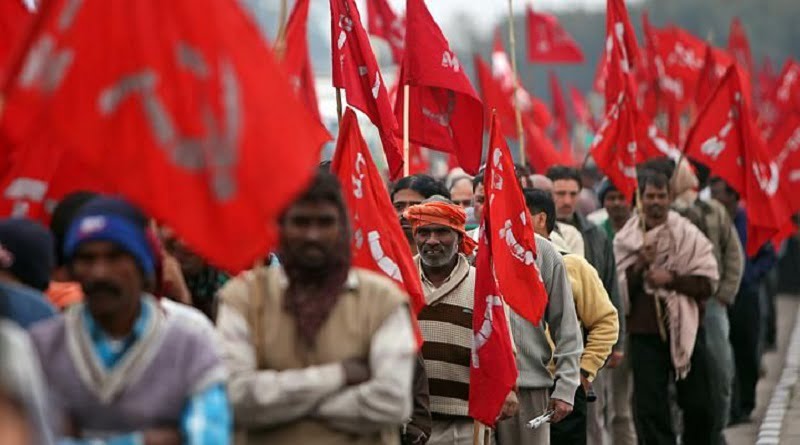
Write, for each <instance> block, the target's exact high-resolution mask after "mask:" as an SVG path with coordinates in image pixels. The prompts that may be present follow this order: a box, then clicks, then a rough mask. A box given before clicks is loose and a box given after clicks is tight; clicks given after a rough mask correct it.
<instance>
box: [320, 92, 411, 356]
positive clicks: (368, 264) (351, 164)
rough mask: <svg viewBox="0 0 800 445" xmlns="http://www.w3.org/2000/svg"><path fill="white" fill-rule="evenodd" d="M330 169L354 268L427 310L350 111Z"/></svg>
mask: <svg viewBox="0 0 800 445" xmlns="http://www.w3.org/2000/svg"><path fill="white" fill-rule="evenodd" d="M331 170H332V171H333V173H334V174H336V176H338V177H339V182H341V184H342V187H343V189H344V197H345V201H346V202H347V210H348V211H349V212H350V221H351V224H352V230H353V242H352V248H353V266H356V267H361V268H364V269H368V270H371V271H374V272H378V273H382V274H384V275H386V276H387V277H389V278H391V279H393V280H395V281H396V282H397V284H398V285H399V286H400V287H402V288H403V289H404V290H405V291H406V292H407V293H408V295H409V297H410V302H411V308H412V309H413V312H414V314H417V313H419V311H421V310H422V308H423V307H425V295H424V293H423V291H422V283H420V281H419V272H418V271H417V266H416V265H415V264H414V260H413V259H412V256H411V249H410V248H409V247H408V242H407V241H406V237H405V235H404V234H403V229H402V228H400V224H399V223H398V222H397V217H396V216H395V213H394V209H393V207H392V202H391V200H390V199H389V194H388V193H387V192H386V187H385V186H384V185H383V180H382V179H381V175H380V173H379V172H378V169H377V167H375V163H374V162H372V156H371V155H370V152H369V148H367V144H366V142H364V138H363V137H362V136H361V130H360V129H359V128H358V118H357V117H356V114H355V112H353V110H351V109H349V108H348V109H347V111H345V114H344V117H343V118H342V125H341V127H340V129H339V140H338V141H337V143H336V152H335V153H334V157H333V163H332V164H331ZM418 340H421V337H420V338H418ZM419 343H420V344H422V342H421V341H420V342H419Z"/></svg>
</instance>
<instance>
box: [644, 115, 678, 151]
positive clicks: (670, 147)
mask: <svg viewBox="0 0 800 445" xmlns="http://www.w3.org/2000/svg"><path fill="white" fill-rule="evenodd" d="M637 134H638V136H639V144H638V146H637V147H638V149H639V154H638V155H639V156H641V158H639V159H640V160H642V161H644V160H647V159H652V158H659V157H663V156H667V157H669V158H671V159H673V160H674V161H677V160H678V158H680V156H681V152H680V150H679V149H678V147H677V146H676V145H675V143H674V142H672V141H671V140H670V139H668V138H667V137H666V136H664V133H663V132H662V131H661V130H659V128H658V127H657V126H656V124H655V122H653V120H652V119H649V118H647V117H646V116H644V115H640V116H639V120H638V121H637Z"/></svg>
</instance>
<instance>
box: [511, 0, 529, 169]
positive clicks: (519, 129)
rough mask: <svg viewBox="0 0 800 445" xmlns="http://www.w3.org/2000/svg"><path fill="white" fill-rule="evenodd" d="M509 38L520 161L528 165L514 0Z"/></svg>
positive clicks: (512, 1)
mask: <svg viewBox="0 0 800 445" xmlns="http://www.w3.org/2000/svg"><path fill="white" fill-rule="evenodd" d="M508 40H509V47H510V48H511V71H513V73H514V115H515V117H516V120H517V137H518V138H519V162H520V164H521V165H523V166H524V165H526V164H527V162H526V156H525V132H524V131H523V128H522V111H521V110H520V109H519V88H520V82H519V76H518V75H517V39H516V38H515V37H514V0H508Z"/></svg>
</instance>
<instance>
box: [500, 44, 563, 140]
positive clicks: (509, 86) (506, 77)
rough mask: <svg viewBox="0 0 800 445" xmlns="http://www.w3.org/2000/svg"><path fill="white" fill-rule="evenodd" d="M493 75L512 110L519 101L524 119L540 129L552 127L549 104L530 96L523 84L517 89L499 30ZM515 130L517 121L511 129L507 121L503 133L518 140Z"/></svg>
mask: <svg viewBox="0 0 800 445" xmlns="http://www.w3.org/2000/svg"><path fill="white" fill-rule="evenodd" d="M492 75H493V76H494V78H495V79H496V80H497V81H498V82H499V83H500V88H501V89H502V91H503V92H504V94H505V95H506V96H507V97H508V99H507V100H508V101H509V102H510V103H511V107H512V109H513V107H514V102H515V101H519V107H520V112H521V113H522V116H523V118H526V117H527V118H528V119H533V121H534V122H535V123H536V125H538V126H539V127H540V128H547V127H549V126H550V123H551V122H552V121H553V116H552V115H551V114H550V108H549V107H548V106H547V104H545V103H544V102H542V101H541V100H540V99H539V98H537V97H534V96H533V95H532V94H530V93H529V92H528V91H527V90H526V89H525V87H524V86H522V84H520V85H519V87H518V88H515V86H516V80H515V79H516V76H514V71H513V70H512V69H511V59H509V57H508V54H506V50H505V48H503V40H502V39H501V38H500V31H499V30H498V31H495V33H494V48H493V50H492ZM515 89H516V92H515ZM490 119H491V117H487V118H486V121H487V122H488V121H489V120H490ZM487 128H488V127H487ZM515 129H516V121H515V123H514V125H513V126H511V127H508V126H507V125H506V123H505V121H504V122H503V131H505V132H506V137H511V138H512V139H517V134H516V132H515V131H514V130H515ZM512 131H513V132H514V135H513V136H511V135H509V133H511V132H512Z"/></svg>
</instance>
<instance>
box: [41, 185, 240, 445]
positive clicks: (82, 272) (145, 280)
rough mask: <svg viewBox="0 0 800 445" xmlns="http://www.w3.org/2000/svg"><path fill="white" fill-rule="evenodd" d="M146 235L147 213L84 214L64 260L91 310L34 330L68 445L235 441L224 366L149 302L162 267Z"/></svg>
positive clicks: (72, 230)
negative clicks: (157, 274)
mask: <svg viewBox="0 0 800 445" xmlns="http://www.w3.org/2000/svg"><path fill="white" fill-rule="evenodd" d="M146 231H147V219H146V218H145V216H144V215H143V214H142V213H141V212H140V211H138V210H137V209H136V208H134V207H132V206H131V205H130V204H128V203H126V202H124V201H122V200H119V199H111V198H106V197H99V198H95V199H94V200H92V201H90V202H89V203H87V204H86V205H85V206H83V207H82V208H81V210H80V212H79V213H78V215H77V216H76V217H75V219H74V220H73V222H72V224H71V225H70V227H69V229H68V230H67V234H66V237H65V239H64V245H63V252H64V258H65V260H66V262H67V267H68V269H69V272H70V274H71V275H72V278H73V279H74V280H75V281H77V282H79V283H80V284H81V287H82V288H83V292H84V294H85V301H84V302H83V303H80V304H77V305H74V306H72V307H70V308H69V309H68V310H67V311H66V312H65V313H64V315H63V317H59V318H56V319H52V320H48V321H46V322H43V323H40V324H38V325H37V326H35V327H34V329H32V330H31V335H32V338H33V340H34V343H35V345H36V348H37V350H38V353H39V357H40V359H41V362H42V364H43V370H44V372H45V375H46V377H47V380H48V383H49V386H50V392H51V395H52V397H53V401H52V404H53V406H55V407H56V408H57V409H58V410H59V414H60V415H61V417H60V418H58V419H57V422H60V423H59V424H58V427H59V428H60V429H59V430H58V431H57V435H58V436H59V437H61V438H62V439H63V442H61V443H68V444H89V443H91V444H106V445H127V444H142V443H143V444H172V443H175V444H181V443H183V444H209V445H210V444H222V443H228V442H229V441H230V429H231V415H230V411H229V408H228V401H227V395H226V392H225V388H224V379H225V373H224V370H223V367H222V361H221V357H220V355H219V353H218V351H217V349H216V347H215V345H214V344H213V343H211V342H209V340H208V339H207V338H205V336H204V335H202V331H201V330H199V329H198V327H197V326H196V325H194V324H192V323H191V321H190V320H189V319H187V318H186V317H185V316H182V315H180V313H174V314H173V313H169V314H167V313H165V312H164V311H162V310H161V309H160V306H159V305H158V304H157V302H156V301H155V299H154V297H153V296H152V295H151V294H149V293H148V289H151V288H152V286H153V284H154V278H155V258H154V252H153V251H152V250H151V248H150V245H149V243H148V241H147V236H146Z"/></svg>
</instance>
